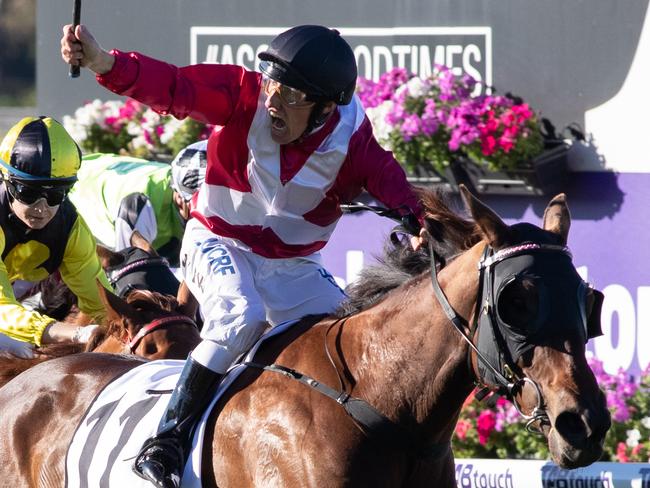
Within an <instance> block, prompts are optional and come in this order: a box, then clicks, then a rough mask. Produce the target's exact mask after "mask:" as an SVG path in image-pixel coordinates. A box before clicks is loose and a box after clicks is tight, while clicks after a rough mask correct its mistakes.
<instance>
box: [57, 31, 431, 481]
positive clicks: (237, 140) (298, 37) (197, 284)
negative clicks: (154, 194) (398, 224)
mask: <svg viewBox="0 0 650 488" xmlns="http://www.w3.org/2000/svg"><path fill="white" fill-rule="evenodd" d="M61 54H62V57H63V59H64V61H66V62H68V63H70V64H80V65H81V66H85V67H87V68H89V69H91V70H92V71H94V72H95V73H97V81H98V82H99V83H100V84H102V85H104V86H105V87H107V88H108V89H110V90H112V91H113V92H115V93H117V94H120V95H126V96H129V97H132V98H135V99H136V100H139V101H140V102H142V103H145V104H147V105H149V106H151V107H152V108H153V109H154V110H156V111H158V112H159V113H162V114H171V115H174V116H175V117H177V118H184V117H187V116H189V117H192V118H195V119H197V120H199V121H203V122H207V123H211V124H215V125H216V126H217V127H216V128H215V130H214V131H213V132H212V134H211V135H210V138H209V142H208V169H207V173H206V180H205V183H204V185H203V186H202V187H201V189H200V191H199V193H198V195H197V196H196V197H195V199H194V202H193V203H194V207H193V211H192V215H193V217H195V218H194V219H192V220H191V221H190V222H189V224H188V226H187V229H186V232H185V236H184V239H183V244H182V249H181V267H182V269H183V271H184V277H185V280H186V283H187V285H188V286H189V288H190V290H191V291H192V293H193V294H194V295H195V297H196V298H197V300H198V301H199V303H200V305H201V310H202V314H203V316H204V327H203V330H202V332H201V336H202V338H203V341H202V342H201V343H200V344H199V345H198V346H197V347H196V349H195V350H194V351H193V352H192V354H191V356H190V358H189V359H188V360H187V362H186V365H185V368H184V369H183V372H182V374H181V377H180V379H179V382H178V385H177V386H176V388H175V390H174V392H173V394H172V396H171V399H170V402H169V405H168V407H167V410H166V412H165V414H164V417H163V419H162V421H161V423H160V426H159V430H158V433H157V434H156V436H155V437H153V438H152V439H149V440H148V441H147V442H146V443H145V445H144V446H143V448H142V450H141V452H140V454H139V455H138V457H137V458H136V461H135V465H134V470H135V471H136V472H137V473H138V474H139V475H140V476H142V477H144V478H146V479H149V480H151V481H152V482H153V483H154V484H155V485H156V486H161V487H176V486H178V485H179V483H180V476H181V474H182V471H183V467H184V464H185V460H186V456H187V449H188V439H189V437H190V434H191V432H192V427H193V425H194V423H195V420H196V418H197V417H198V416H199V415H200V414H201V412H202V410H203V408H204V407H205V405H206V403H207V402H209V400H210V399H211V397H212V395H213V393H214V390H215V387H216V385H217V384H218V383H219V381H220V380H221V378H222V375H223V374H224V373H225V372H226V371H227V369H228V368H229V366H230V365H231V364H232V362H233V361H234V360H235V358H237V357H238V356H239V355H240V354H241V353H243V352H245V351H246V350H247V349H248V348H250V347H251V346H252V344H253V343H254V342H255V341H256V340H257V339H258V338H259V337H260V335H261V334H262V332H263V331H264V329H265V327H266V326H267V323H269V324H270V325H271V326H274V325H276V324H279V323H281V322H284V321H287V320H291V319H297V318H300V317H302V316H304V315H307V314H316V313H327V312H332V311H333V310H334V309H336V308H337V306H338V305H339V303H340V302H341V300H342V299H343V298H344V296H345V295H344V293H343V292H342V290H341V289H340V288H339V287H338V286H337V284H336V282H335V281H334V280H333V279H332V276H331V275H330V274H329V273H328V272H327V271H326V270H325V269H324V268H323V266H322V264H321V257H320V254H319V250H320V249H321V248H322V247H323V246H325V244H326V243H327V241H328V239H329V238H330V236H331V234H332V232H333V230H334V228H335V226H336V223H337V221H338V220H339V218H340V217H341V209H340V204H341V203H345V202H348V201H350V200H352V199H354V198H355V197H357V196H358V195H359V194H360V193H361V191H362V190H364V189H365V190H367V191H368V192H369V193H370V194H371V195H373V196H374V197H375V198H377V200H379V201H380V202H382V203H383V204H384V205H386V206H388V207H390V208H404V209H405V212H411V213H413V214H415V215H416V216H418V217H419V216H420V213H421V211H420V207H419V204H418V202H417V197H416V195H415V194H414V192H413V189H412V187H411V186H410V185H409V183H408V182H407V180H406V176H405V174H404V171H403V170H402V168H401V167H400V165H399V164H398V163H397V161H396V160H395V159H394V158H393V155H392V154H391V153H390V152H387V151H385V150H383V149H382V148H381V147H380V146H379V144H378V143H377V141H376V140H375V138H374V136H373V132H372V127H371V124H370V121H369V120H368V118H367V117H366V115H365V113H364V110H363V107H362V106H361V103H360V101H359V98H358V97H356V96H355V95H354V90H355V86H356V78H357V67H356V63H355V58H354V54H353V52H352V49H351V48H350V46H349V45H348V43H347V42H346V41H345V40H344V39H343V38H342V37H341V36H340V35H339V33H338V32H337V31H336V30H333V29H328V28H326V27H323V26H317V25H301V26H297V27H294V28H291V29H289V30H287V31H286V32H283V33H281V34H280V35H278V36H277V37H276V38H275V39H273V41H272V42H271V44H270V46H269V47H268V49H267V50H266V51H264V52H262V53H260V54H259V58H260V60H261V64H260V70H261V73H258V72H253V71H248V70H247V69H245V68H242V67H240V66H232V65H211V64H201V65H195V66H187V67H183V68H179V67H176V66H173V65H171V64H168V63H164V62H161V61H158V60H155V59H152V58H150V57H147V56H144V55H142V54H140V53H136V52H131V53H125V52H121V51H117V50H113V51H111V52H107V51H105V50H103V49H102V48H101V47H100V46H99V44H98V43H97V41H96V40H95V39H94V38H93V36H92V35H91V34H90V32H89V31H88V29H87V28H86V27H85V26H83V25H81V26H78V27H76V29H74V30H73V27H72V26H71V25H67V26H65V27H64V29H63V38H62V39H61Z"/></svg>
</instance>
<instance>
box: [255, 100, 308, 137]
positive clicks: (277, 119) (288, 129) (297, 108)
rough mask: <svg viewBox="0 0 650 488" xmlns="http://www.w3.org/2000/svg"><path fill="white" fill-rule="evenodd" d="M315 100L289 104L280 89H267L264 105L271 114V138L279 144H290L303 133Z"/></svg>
mask: <svg viewBox="0 0 650 488" xmlns="http://www.w3.org/2000/svg"><path fill="white" fill-rule="evenodd" d="M314 105H315V104H314V102H302V103H299V104H294V105H289V104H288V103H286V102H285V101H284V100H283V98H282V96H281V92H280V90H272V91H269V90H267V91H266V102H265V103H264V106H265V107H266V110H267V111H268V113H269V115H270V116H271V138H272V139H273V141H275V142H277V143H278V144H289V143H290V142H293V141H295V140H296V139H298V138H299V137H300V136H302V135H303V133H304V132H305V130H306V129H307V124H308V123H309V116H310V114H311V111H312V109H313V107H314Z"/></svg>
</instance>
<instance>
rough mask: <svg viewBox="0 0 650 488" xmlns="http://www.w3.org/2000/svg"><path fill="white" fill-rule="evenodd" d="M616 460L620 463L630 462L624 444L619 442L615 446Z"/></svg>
mask: <svg viewBox="0 0 650 488" xmlns="http://www.w3.org/2000/svg"><path fill="white" fill-rule="evenodd" d="M616 458H617V459H618V461H619V462H621V463H629V462H630V458H629V457H627V448H626V447H625V442H619V443H618V445H617V446H616Z"/></svg>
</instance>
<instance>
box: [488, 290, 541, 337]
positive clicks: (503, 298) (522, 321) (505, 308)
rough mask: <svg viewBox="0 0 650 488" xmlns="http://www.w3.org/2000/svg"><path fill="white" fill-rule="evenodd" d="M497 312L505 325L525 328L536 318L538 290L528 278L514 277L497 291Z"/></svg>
mask: <svg viewBox="0 0 650 488" xmlns="http://www.w3.org/2000/svg"><path fill="white" fill-rule="evenodd" d="M497 313H498V314H499V317H500V318H501V320H502V321H503V323H505V324H506V325H508V326H510V327H513V328H516V329H522V330H526V329H528V328H529V327H530V326H532V325H533V324H534V323H535V322H536V321H537V320H536V319H537V315H538V313H539V292H538V289H537V287H536V285H535V282H534V281H533V280H532V279H529V278H520V277H517V278H514V279H513V280H512V281H510V282H509V283H508V284H506V285H505V286H504V287H503V288H502V289H501V290H500V292H499V296H498V301H497Z"/></svg>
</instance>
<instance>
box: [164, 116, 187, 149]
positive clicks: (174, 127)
mask: <svg viewBox="0 0 650 488" xmlns="http://www.w3.org/2000/svg"><path fill="white" fill-rule="evenodd" d="M183 123H184V122H183V121H182V120H178V119H176V118H174V117H172V118H170V119H169V120H168V121H167V123H166V124H165V125H164V126H163V129H164V130H163V133H162V134H160V142H161V143H162V144H165V145H166V144H167V143H169V141H171V139H172V137H174V134H176V131H178V129H180V127H181V126H182V125H183Z"/></svg>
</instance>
